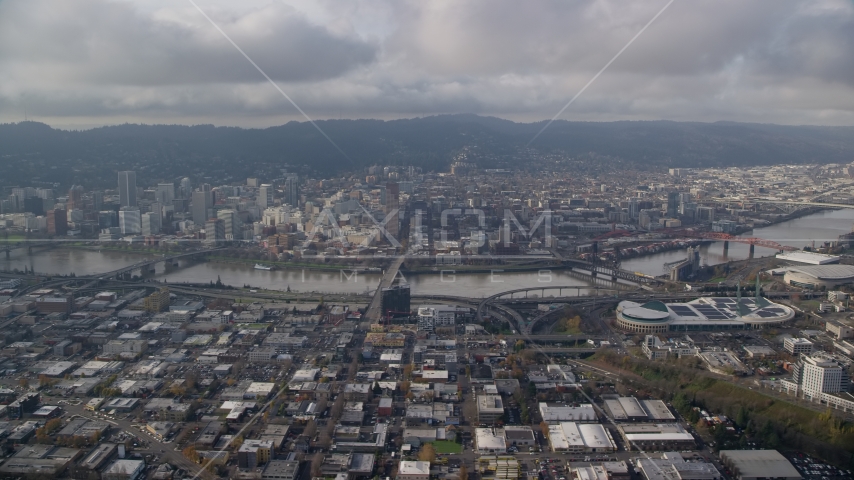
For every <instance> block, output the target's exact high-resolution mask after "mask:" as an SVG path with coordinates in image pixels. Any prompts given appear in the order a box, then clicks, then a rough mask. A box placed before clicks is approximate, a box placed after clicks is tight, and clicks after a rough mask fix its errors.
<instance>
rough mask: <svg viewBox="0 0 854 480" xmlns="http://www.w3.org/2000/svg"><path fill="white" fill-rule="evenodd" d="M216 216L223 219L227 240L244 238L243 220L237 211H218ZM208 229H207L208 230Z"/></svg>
mask: <svg viewBox="0 0 854 480" xmlns="http://www.w3.org/2000/svg"><path fill="white" fill-rule="evenodd" d="M216 217H217V218H218V219H220V220H222V223H223V228H224V229H225V230H224V234H225V239H226V240H227V241H232V240H242V239H243V234H242V222H241V221H240V216H239V215H237V212H236V211H234V210H231V209H225V210H220V211H218V212H216ZM206 231H207V230H206Z"/></svg>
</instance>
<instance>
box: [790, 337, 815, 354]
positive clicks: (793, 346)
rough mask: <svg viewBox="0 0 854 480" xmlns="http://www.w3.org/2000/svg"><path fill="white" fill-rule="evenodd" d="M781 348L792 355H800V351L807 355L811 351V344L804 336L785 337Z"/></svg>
mask: <svg viewBox="0 0 854 480" xmlns="http://www.w3.org/2000/svg"><path fill="white" fill-rule="evenodd" d="M783 349H784V350H786V351H787V352H789V353H790V354H792V355H800V354H802V353H803V354H805V355H809V354H811V353H812V350H813V345H812V342H810V341H809V340H807V339H806V338H787V339H785V340H783Z"/></svg>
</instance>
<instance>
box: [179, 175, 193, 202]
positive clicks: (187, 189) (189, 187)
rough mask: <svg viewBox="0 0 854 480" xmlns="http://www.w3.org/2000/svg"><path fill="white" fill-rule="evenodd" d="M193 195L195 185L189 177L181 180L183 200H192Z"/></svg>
mask: <svg viewBox="0 0 854 480" xmlns="http://www.w3.org/2000/svg"><path fill="white" fill-rule="evenodd" d="M192 195H193V184H192V183H190V179H189V178H188V177H184V178H182V179H181V198H190V197H191V196H192Z"/></svg>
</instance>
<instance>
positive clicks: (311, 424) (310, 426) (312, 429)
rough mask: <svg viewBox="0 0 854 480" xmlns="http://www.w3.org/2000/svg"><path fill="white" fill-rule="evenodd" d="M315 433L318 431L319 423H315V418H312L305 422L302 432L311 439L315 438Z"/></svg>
mask: <svg viewBox="0 0 854 480" xmlns="http://www.w3.org/2000/svg"><path fill="white" fill-rule="evenodd" d="M315 433H317V423H315V421H314V419H312V420H309V421H308V423H306V424H305V428H304V429H303V430H302V434H303V435H305V436H306V437H308V438H309V439H311V438H314V434H315Z"/></svg>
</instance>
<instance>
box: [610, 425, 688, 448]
mask: <svg viewBox="0 0 854 480" xmlns="http://www.w3.org/2000/svg"><path fill="white" fill-rule="evenodd" d="M617 428H618V429H619V431H620V436H622V437H623V441H624V442H625V443H626V449H628V450H634V449H637V450H658V451H666V450H676V451H678V450H692V449H694V448H695V447H696V442H695V441H694V436H693V435H691V434H690V433H689V432H688V431H686V430H685V429H684V428H683V427H682V425H679V424H678V423H655V424H653V423H645V424H622V425H619V426H618V427H617Z"/></svg>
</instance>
